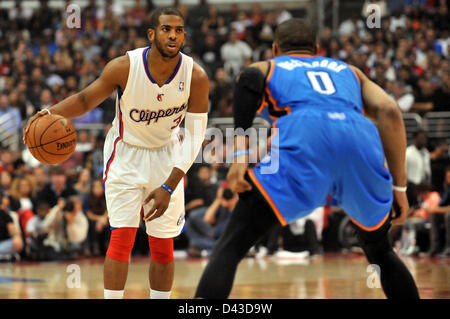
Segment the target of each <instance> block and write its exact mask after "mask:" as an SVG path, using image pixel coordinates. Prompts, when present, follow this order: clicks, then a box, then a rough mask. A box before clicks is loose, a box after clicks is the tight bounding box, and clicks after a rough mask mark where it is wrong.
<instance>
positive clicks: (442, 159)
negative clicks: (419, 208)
mask: <svg viewBox="0 0 450 319" xmlns="http://www.w3.org/2000/svg"><path fill="white" fill-rule="evenodd" d="M449 155H450V154H449V147H448V144H447V141H446V140H445V139H440V140H437V141H436V143H435V147H434V150H433V151H432V152H431V153H430V164H431V186H432V187H433V189H434V190H435V191H437V192H439V193H442V192H443V187H444V186H445V171H446V169H447V167H449V166H450V156H449Z"/></svg>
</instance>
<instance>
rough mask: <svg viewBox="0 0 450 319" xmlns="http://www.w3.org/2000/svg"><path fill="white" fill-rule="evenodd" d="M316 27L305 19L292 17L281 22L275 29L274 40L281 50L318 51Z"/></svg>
mask: <svg viewBox="0 0 450 319" xmlns="http://www.w3.org/2000/svg"><path fill="white" fill-rule="evenodd" d="M316 40H317V34H316V29H315V28H314V27H312V26H311V25H310V24H309V23H307V22H306V21H305V20H303V19H299V18H292V19H289V20H287V21H285V22H283V23H281V24H280V25H279V26H278V27H277V29H276V31H275V39H274V41H275V42H276V43H277V44H278V46H279V47H280V49H281V51H283V52H289V51H310V52H312V53H315V51H316Z"/></svg>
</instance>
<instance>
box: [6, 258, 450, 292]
mask: <svg viewBox="0 0 450 319" xmlns="http://www.w3.org/2000/svg"><path fill="white" fill-rule="evenodd" d="M402 259H403V261H404V262H405V264H406V265H407V267H408V269H409V270H410V271H411V273H412V274H413V276H414V278H415V280H416V283H417V286H418V287H419V291H420V294H421V297H422V298H445V299H450V259H449V258H447V259H429V258H417V257H407V258H402ZM206 263H207V259H206V258H202V259H191V258H187V257H177V258H176V259H175V269H176V270H175V282H174V287H173V292H172V298H179V299H188V298H192V296H193V295H194V292H195V289H196V286H197V283H198V281H199V278H200V276H201V273H202V270H203V268H204V267H205V266H206ZM73 265H75V266H73ZM78 267H79V268H78ZM367 267H368V263H367V262H366V260H365V258H364V257H363V256H362V255H359V254H354V253H348V254H329V253H328V254H325V255H324V256H318V257H313V258H307V259H303V258H301V259H298V258H297V259H296V258H285V259H275V258H272V257H265V258H263V259H254V258H247V259H245V260H243V261H242V263H241V264H240V265H239V268H238V272H237V276H236V280H235V285H234V288H233V290H232V293H231V296H230V298H238V299H240V298H251V299H259V298H264V299H271V298H274V299H277V298H283V299H290V298H308V299H309V298H313V299H323V298H326V299H329V298H331V299H341V298H345V299H347V298H350V299H352V298H363V299H365V298H385V297H384V294H383V292H382V289H381V288H376V287H374V288H369V287H368V281H369V283H370V280H368V278H369V277H370V275H371V274H373V272H372V271H371V270H370V269H369V270H368V269H367ZM74 269H75V270H77V269H78V270H79V274H80V276H79V279H80V281H79V282H80V287H79V288H77V287H73V288H69V287H70V286H71V284H72V285H73V284H74V283H76V280H75V281H74V280H72V279H73V278H74V277H71V276H72V275H73V274H75V273H76V271H75V272H74ZM147 274H148V258H146V257H133V258H132V260H131V264H130V267H129V275H128V280H127V285H126V289H125V298H136V299H140V298H148V295H149V284H148V275H147ZM372 283H375V285H376V282H373V281H372ZM372 286H373V285H372ZM0 298H1V299H7V298H14V299H29V298H32V299H33V298H38V299H46V298H50V299H53V298H55V299H66V298H69V299H72V298H77V299H100V298H103V258H90V259H88V258H86V259H82V260H77V261H72V262H45V263H30V262H19V263H15V264H11V263H1V264H0Z"/></svg>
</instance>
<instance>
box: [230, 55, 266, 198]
mask: <svg viewBox="0 0 450 319" xmlns="http://www.w3.org/2000/svg"><path fill="white" fill-rule="evenodd" d="M268 69H269V64H268V62H267V61H263V62H256V63H253V64H251V65H249V66H248V67H246V68H245V69H244V70H242V71H241V73H239V75H238V77H237V79H236V86H235V90H234V99H233V118H234V127H235V129H239V128H241V129H242V130H243V131H245V130H246V129H248V128H249V127H251V126H252V124H253V120H254V119H255V115H256V112H257V110H258V107H259V105H260V104H261V99H262V96H263V92H264V88H265V79H266V76H267V72H268ZM248 147H249V146H248V137H247V136H245V135H244V136H238V135H237V136H235V138H234V152H235V153H234V156H233V164H232V165H231V167H230V169H229V170H228V174H227V180H228V182H229V183H230V188H231V190H232V191H233V192H236V193H242V192H245V191H249V190H251V188H252V186H251V185H250V183H249V182H247V181H246V180H245V178H244V176H245V172H246V171H247V168H248V157H249V155H248Z"/></svg>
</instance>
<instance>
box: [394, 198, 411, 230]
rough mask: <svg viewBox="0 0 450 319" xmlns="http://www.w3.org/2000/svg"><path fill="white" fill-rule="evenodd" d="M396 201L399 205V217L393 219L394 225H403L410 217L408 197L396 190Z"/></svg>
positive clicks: (397, 208)
mask: <svg viewBox="0 0 450 319" xmlns="http://www.w3.org/2000/svg"><path fill="white" fill-rule="evenodd" d="M394 201H395V204H396V205H397V207H396V210H397V216H396V217H395V218H394V219H392V221H391V223H392V225H403V223H404V222H405V221H406V219H407V218H408V215H409V203H408V198H407V197H406V192H399V191H396V190H394Z"/></svg>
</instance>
